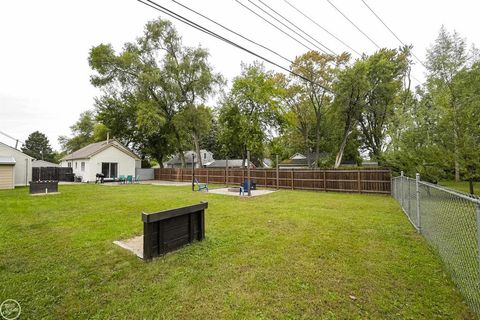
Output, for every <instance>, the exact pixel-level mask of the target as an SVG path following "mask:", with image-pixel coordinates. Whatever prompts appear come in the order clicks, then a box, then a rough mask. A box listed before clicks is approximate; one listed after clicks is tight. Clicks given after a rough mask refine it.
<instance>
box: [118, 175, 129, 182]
mask: <svg viewBox="0 0 480 320" xmlns="http://www.w3.org/2000/svg"><path fill="white" fill-rule="evenodd" d="M118 181H119V182H120V183H126V181H127V178H126V177H125V176H124V175H120V177H118Z"/></svg>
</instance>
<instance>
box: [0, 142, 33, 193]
mask: <svg viewBox="0 0 480 320" xmlns="http://www.w3.org/2000/svg"><path fill="white" fill-rule="evenodd" d="M0 158H3V159H7V158H8V159H11V158H13V160H14V161H15V162H14V163H13V164H4V165H1V166H2V167H5V166H9V168H3V169H0V170H2V172H3V173H2V177H3V175H6V176H9V174H7V173H6V172H10V170H13V181H14V183H13V185H14V186H15V187H18V186H28V182H29V181H32V161H33V158H32V157H30V156H29V155H26V154H25V153H23V152H21V151H20V150H17V149H15V148H13V147H10V146H9V145H6V144H5V143H2V142H0ZM7 161H8V160H7ZM12 168H13V169H12ZM8 179H9V178H8Z"/></svg>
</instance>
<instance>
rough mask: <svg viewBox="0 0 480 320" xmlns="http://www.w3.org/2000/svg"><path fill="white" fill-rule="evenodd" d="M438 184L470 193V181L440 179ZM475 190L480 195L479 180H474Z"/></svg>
mask: <svg viewBox="0 0 480 320" xmlns="http://www.w3.org/2000/svg"><path fill="white" fill-rule="evenodd" d="M438 184H439V185H442V186H444V187H447V188H450V189H454V190H458V191H461V192H465V193H470V184H469V182H468V181H459V182H456V181H440V182H439V183H438ZM473 192H474V193H475V194H476V195H480V183H479V182H474V183H473Z"/></svg>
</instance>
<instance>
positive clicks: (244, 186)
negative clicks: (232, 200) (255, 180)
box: [240, 180, 253, 196]
mask: <svg viewBox="0 0 480 320" xmlns="http://www.w3.org/2000/svg"><path fill="white" fill-rule="evenodd" d="M251 186H252V184H251V183H250V182H249V181H248V180H245V181H243V183H242V185H241V186H240V195H241V196H244V195H245V191H246V192H248V190H249V189H250V190H253V188H251Z"/></svg>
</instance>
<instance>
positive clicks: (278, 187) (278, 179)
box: [276, 154, 279, 190]
mask: <svg viewBox="0 0 480 320" xmlns="http://www.w3.org/2000/svg"><path fill="white" fill-rule="evenodd" d="M276 171H277V172H276V174H277V190H278V189H279V183H278V182H279V181H278V180H279V178H278V154H277V170H276Z"/></svg>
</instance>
